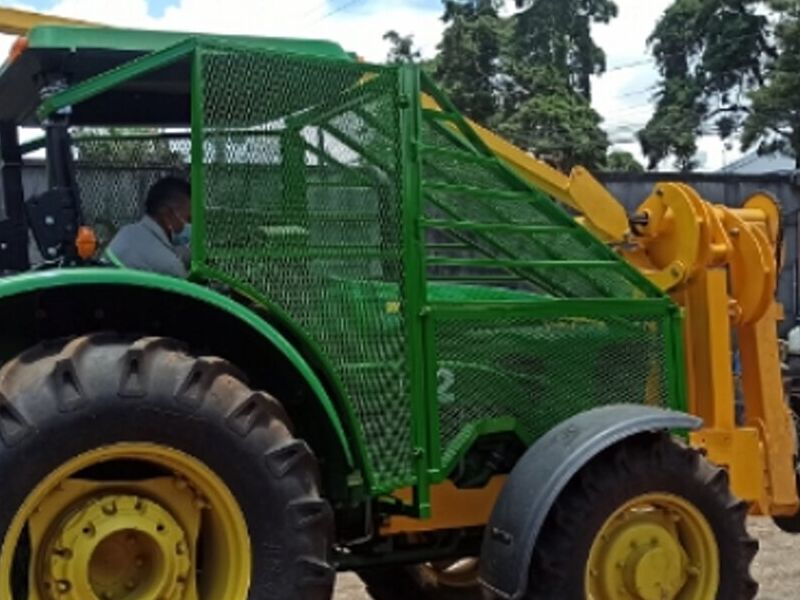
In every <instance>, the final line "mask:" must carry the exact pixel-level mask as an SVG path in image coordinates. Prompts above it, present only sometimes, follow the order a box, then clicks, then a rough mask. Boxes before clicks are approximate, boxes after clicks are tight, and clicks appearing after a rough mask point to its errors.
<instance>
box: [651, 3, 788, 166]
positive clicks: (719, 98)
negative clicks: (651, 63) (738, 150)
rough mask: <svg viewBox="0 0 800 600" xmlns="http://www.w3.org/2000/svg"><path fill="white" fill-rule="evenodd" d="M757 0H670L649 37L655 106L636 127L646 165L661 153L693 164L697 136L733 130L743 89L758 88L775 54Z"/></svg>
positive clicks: (743, 109) (744, 104)
mask: <svg viewBox="0 0 800 600" xmlns="http://www.w3.org/2000/svg"><path fill="white" fill-rule="evenodd" d="M763 5H764V2H762V1H759V0H675V1H674V2H673V4H672V5H671V6H670V7H669V8H668V9H667V10H666V12H665V13H664V15H663V16H662V17H661V19H660V20H659V21H658V23H657V25H656V27H655V30H654V31H653V33H652V35H651V36H650V39H649V43H650V48H651V51H652V54H653V56H654V58H655V60H656V63H657V65H658V69H659V72H660V74H661V82H660V84H659V88H658V92H657V104H656V111H655V114H654V115H653V117H652V118H651V120H650V121H649V122H648V123H647V125H646V127H645V128H644V129H643V130H642V131H640V132H639V139H640V142H641V145H642V150H643V152H644V153H645V155H646V156H647V158H648V161H649V167H650V168H655V167H656V166H657V165H658V164H659V163H660V162H661V161H663V160H664V159H665V158H667V157H669V156H673V157H674V158H675V161H676V164H677V165H678V166H679V167H680V168H681V169H684V170H689V169H692V168H694V167H695V166H696V164H695V162H694V157H695V154H696V153H697V143H696V140H697V138H698V137H699V136H700V135H702V134H703V133H706V132H707V131H709V130H710V131H713V132H714V133H716V134H718V135H719V136H720V137H721V138H723V139H727V138H729V137H731V136H732V135H734V134H735V133H737V132H739V131H741V128H742V126H743V123H744V121H745V119H746V118H747V115H748V112H749V108H748V105H749V101H748V97H749V94H750V93H751V92H752V91H754V90H756V89H758V88H759V87H760V86H762V85H763V84H764V82H765V79H766V72H767V69H768V64H769V61H770V59H771V58H772V57H774V56H775V50H774V48H773V46H772V42H771V39H770V22H769V19H768V17H767V15H766V14H764V11H763V10H762V9H763Z"/></svg>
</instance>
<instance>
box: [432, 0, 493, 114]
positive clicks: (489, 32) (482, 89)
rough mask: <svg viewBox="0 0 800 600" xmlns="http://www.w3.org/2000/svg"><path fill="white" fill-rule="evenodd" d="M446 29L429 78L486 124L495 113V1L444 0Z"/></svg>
mask: <svg viewBox="0 0 800 600" xmlns="http://www.w3.org/2000/svg"><path fill="white" fill-rule="evenodd" d="M442 20H443V21H444V22H445V23H446V24H447V28H446V29H445V31H444V35H443V36H442V41H441V42H440V44H439V47H438V48H439V55H438V56H437V57H436V64H435V67H434V70H433V77H434V79H435V80H436V81H437V83H438V84H439V85H440V86H442V88H443V89H444V91H445V92H447V94H448V95H449V96H450V98H451V99H452V100H453V102H454V103H455V104H456V106H458V107H459V109H460V110H462V111H464V113H465V114H466V115H467V116H469V117H470V118H472V119H474V120H475V121H478V122H480V123H489V122H490V120H491V119H492V117H493V116H494V115H495V113H496V112H497V77H498V74H499V68H500V62H499V61H500V52H501V47H502V27H503V24H502V21H501V19H500V17H499V16H498V13H497V0H467V1H466V2H456V1H454V0H445V1H444V16H443V17H442Z"/></svg>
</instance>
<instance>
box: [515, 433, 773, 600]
mask: <svg viewBox="0 0 800 600" xmlns="http://www.w3.org/2000/svg"><path fill="white" fill-rule="evenodd" d="M747 512H748V507H747V505H746V504H745V503H744V502H741V501H738V500H736V499H735V498H734V497H733V496H732V495H731V493H730V491H729V488H728V478H727V473H726V472H725V471H724V470H722V469H719V468H717V467H715V466H713V465H711V464H710V463H709V462H707V461H706V460H705V459H704V458H702V457H701V456H700V455H699V454H698V453H697V452H695V451H693V450H691V449H689V448H687V447H685V446H683V445H682V444H680V443H679V442H676V441H674V440H672V439H671V438H670V437H669V436H667V435H666V434H664V435H646V436H641V437H638V438H635V439H632V440H629V441H628V442H625V443H623V444H621V445H618V446H616V447H614V448H612V449H610V450H608V451H606V452H605V453H603V454H602V455H600V456H599V457H598V458H596V459H594V460H593V461H591V462H590V463H589V464H588V465H587V466H586V467H585V468H584V469H583V471H582V472H581V473H579V475H578V476H577V477H576V478H575V479H574V480H573V481H572V482H571V483H570V484H569V486H568V487H567V488H566V489H565V490H564V491H563V492H562V494H561V496H560V497H559V499H558V501H557V503H556V505H555V507H554V508H553V510H552V512H551V513H550V514H549V515H548V517H547V521H546V523H545V526H544V528H543V530H542V532H541V535H540V537H539V539H538V541H537V544H536V549H535V551H534V556H533V560H532V566H531V573H530V589H529V592H528V595H527V596H526V598H527V599H528V600H545V599H552V598H558V599H559V600H584V599H588V600H623V599H626V600H627V599H637V600H638V599H641V600H651V599H653V600H655V599H658V600H713V599H717V600H750V599H751V598H754V597H755V595H756V592H757V590H758V585H757V584H756V582H755V581H754V580H753V578H752V577H751V576H750V564H751V562H752V560H753V558H754V556H755V554H756V552H757V550H758V543H757V542H756V541H755V540H754V539H752V538H751V537H750V536H749V535H748V533H747V530H746V529H745V521H746V517H747Z"/></svg>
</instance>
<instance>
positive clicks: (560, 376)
mask: <svg viewBox="0 0 800 600" xmlns="http://www.w3.org/2000/svg"><path fill="white" fill-rule="evenodd" d="M531 313H532V314H531V316H520V315H519V314H516V315H513V316H511V315H509V316H507V317H500V316H498V317H496V318H492V319H486V318H479V319H470V320H468V321H465V320H463V319H451V320H448V319H439V320H438V321H437V323H436V328H435V329H436V334H435V335H436V342H437V350H438V356H439V359H438V369H439V398H438V400H439V418H440V431H441V441H442V449H443V456H442V462H443V464H444V465H445V466H448V465H452V461H453V460H454V459H455V458H456V457H457V456H458V455H459V453H460V452H461V451H462V450H463V449H464V446H465V445H466V444H468V443H469V442H470V441H471V439H470V431H469V426H470V425H477V424H481V423H490V422H491V421H492V420H495V419H503V418H508V417H511V418H513V419H515V421H516V427H517V431H518V432H519V433H520V434H522V435H523V436H524V437H525V438H526V440H527V441H533V440H535V439H537V438H538V437H539V436H541V435H543V434H545V433H546V432H547V431H549V430H550V429H551V428H552V427H554V426H555V425H557V424H558V423H560V422H562V421H564V420H565V419H567V418H569V417H571V416H573V415H576V414H578V413H580V412H582V411H585V410H589V409H591V408H594V407H597V406H603V405H607V404H617V403H621V404H651V405H655V406H666V405H667V404H668V400H669V398H668V391H667V390H668V389H669V387H668V383H667V372H666V364H667V362H666V356H665V349H666V342H665V340H664V337H663V333H662V322H661V321H660V320H657V319H656V318H642V317H629V316H625V317H600V318H591V319H589V318H577V317H569V316H563V317H558V318H552V319H548V318H537V317H536V316H535V311H531Z"/></svg>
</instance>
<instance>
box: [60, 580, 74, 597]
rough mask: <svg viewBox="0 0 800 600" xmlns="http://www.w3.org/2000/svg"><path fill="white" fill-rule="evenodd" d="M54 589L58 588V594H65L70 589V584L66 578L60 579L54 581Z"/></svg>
mask: <svg viewBox="0 0 800 600" xmlns="http://www.w3.org/2000/svg"><path fill="white" fill-rule="evenodd" d="M56 589H57V590H58V593H59V594H66V593H67V592H68V591H70V590H71V589H72V584H71V583H70V582H69V581H67V580H66V579H61V580H60V581H58V582H57V583H56Z"/></svg>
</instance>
